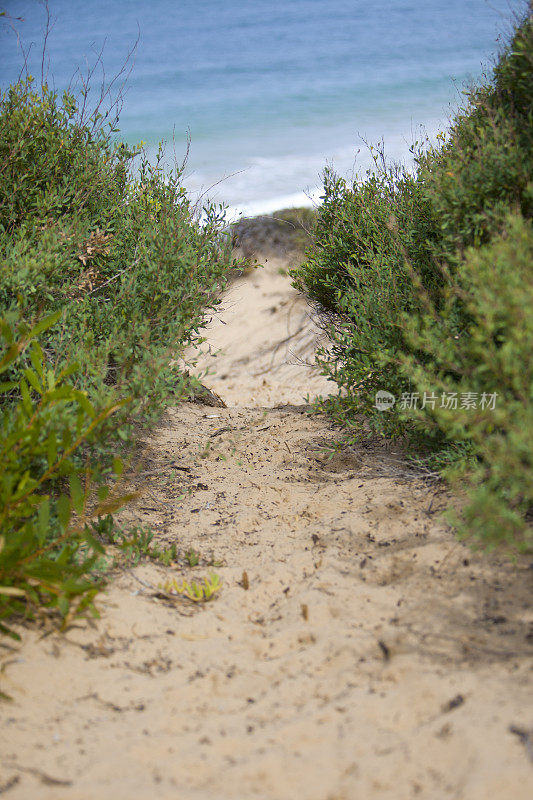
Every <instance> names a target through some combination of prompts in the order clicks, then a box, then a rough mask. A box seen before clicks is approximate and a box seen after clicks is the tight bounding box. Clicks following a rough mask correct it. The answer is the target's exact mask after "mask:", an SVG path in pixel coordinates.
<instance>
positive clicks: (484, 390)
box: [293, 17, 533, 548]
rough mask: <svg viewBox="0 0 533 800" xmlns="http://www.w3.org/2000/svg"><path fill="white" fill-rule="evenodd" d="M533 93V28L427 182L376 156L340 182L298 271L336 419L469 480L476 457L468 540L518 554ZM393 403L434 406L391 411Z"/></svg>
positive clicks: (480, 96)
mask: <svg viewBox="0 0 533 800" xmlns="http://www.w3.org/2000/svg"><path fill="white" fill-rule="evenodd" d="M531 96H533V23H532V20H531V17H528V18H527V19H526V20H525V21H524V22H523V23H522V25H521V26H520V27H519V28H518V30H517V31H516V32H515V35H514V37H513V40H512V42H511V44H510V46H509V47H508V48H507V50H506V51H505V52H504V53H503V54H502V56H501V58H500V60H499V62H498V64H497V66H496V68H495V70H494V75H493V77H492V80H491V81H490V82H489V83H488V84H486V85H484V86H482V87H480V88H478V89H474V90H472V91H471V92H470V93H469V95H468V103H467V105H466V107H465V108H464V109H462V110H461V112H460V113H459V114H458V115H457V117H456V119H455V120H454V122H453V124H452V127H451V129H450V131H449V132H448V134H447V135H446V136H445V135H443V134H440V135H439V137H438V138H439V143H438V144H437V145H433V146H429V145H426V147H425V149H424V148H422V147H421V146H420V145H418V144H415V146H414V147H413V154H414V156H415V168H414V170H413V171H412V172H409V171H408V170H407V169H405V168H402V167H395V166H393V165H389V164H387V162H386V160H385V159H384V158H382V157H381V154H380V153H379V152H377V151H374V154H375V170H374V171H373V172H369V173H367V175H366V179H365V180H364V181H362V182H360V183H354V184H353V185H350V186H349V185H348V184H347V183H346V182H345V181H344V180H342V179H340V178H337V177H336V176H335V175H332V174H331V173H329V172H328V173H326V177H325V192H324V204H323V207H322V209H321V212H320V215H319V219H318V223H317V229H316V244H315V246H314V247H313V248H312V249H311V251H310V253H309V256H308V260H307V262H306V263H305V264H304V265H303V266H302V267H301V268H300V269H298V270H295V271H294V272H293V275H294V279H295V284H296V285H297V287H298V288H300V289H301V290H303V291H305V292H306V293H307V294H308V296H309V297H310V299H311V300H312V301H314V302H315V303H316V304H317V307H318V309H319V311H320V312H321V314H322V318H323V320H324V325H325V327H326V329H327V331H328V333H329V338H330V342H329V346H328V347H327V348H325V349H323V350H322V351H321V353H319V357H318V358H319V362H320V363H321V366H322V369H323V371H324V373H325V374H326V375H328V376H329V377H330V378H331V379H332V380H334V381H335V382H336V383H337V385H338V387H339V390H340V391H339V394H338V396H336V397H331V398H329V399H327V400H326V401H324V402H323V403H322V407H324V408H325V409H326V410H327V411H329V413H330V414H332V416H333V417H334V419H335V420H336V421H338V422H339V423H341V424H342V425H344V426H345V427H346V428H347V429H348V431H350V432H351V433H352V435H353V436H360V435H362V433H363V431H364V432H365V433H369V432H370V433H374V432H378V433H381V434H383V435H385V434H386V435H398V436H407V437H408V438H409V439H410V440H411V441H412V442H415V443H416V444H417V445H423V446H424V448H426V452H427V448H429V449H430V452H433V456H432V458H433V461H434V463H441V464H442V463H446V462H449V461H450V460H451V461H453V460H454V459H455V458H461V459H462V462H463V471H462V475H463V480H464V477H465V467H464V461H465V457H466V458H467V460H468V463H469V464H470V469H471V470H472V471H471V472H470V473H469V474H470V480H471V483H472V487H473V488H472V492H473V493H472V495H471V499H470V505H468V506H467V508H466V509H465V513H464V525H463V527H462V532H463V533H470V534H472V535H474V536H475V537H477V538H478V539H481V540H482V541H483V542H484V544H486V545H494V544H496V543H506V544H508V545H510V544H511V543H512V544H513V546H515V547H517V546H518V547H519V548H524V547H527V546H529V544H530V533H528V530H529V529H528V515H529V513H530V511H531V493H530V490H528V489H527V486H528V483H529V485H531V483H532V477H533V474H532V467H531V438H532V420H531V412H530V410H529V409H530V407H531V406H530V404H531V400H532V391H533V390H532V384H531V375H530V372H529V371H528V367H527V365H528V364H529V361H530V353H531V346H532V342H531V335H530V331H531V304H530V285H531V272H530V267H529V266H528V264H527V261H528V258H530V246H531V238H530V237H531V228H530V223H529V220H530V218H531V212H532V200H533V188H532V181H531V176H532V174H533V118H532V115H533V107H532V105H531V102H530V98H531ZM481 276H483V277H482V278H481ZM522 303H523V304H524V306H523V310H522V311H521V312H520V313H518V309H519V308H521V304H522ZM495 320H496V322H495ZM378 390H385V391H389V392H391V393H392V394H394V395H395V397H396V398H401V397H402V394H403V395H404V396H409V397H411V398H412V399H413V398H414V397H419V398H420V400H421V402H420V406H423V407H419V408H418V409H413V408H411V407H408V405H412V402H411V403H410V404H407V403H400V402H397V403H396V405H395V406H394V408H393V409H391V410H388V411H382V410H379V409H378V408H376V405H375V399H376V392H377V391H378ZM438 391H440V392H444V391H445V392H453V391H455V392H459V395H462V394H463V393H467V392H473V393H477V395H478V396H479V397H481V396H482V395H483V394H485V395H487V396H488V395H492V394H494V393H495V392H496V393H498V395H499V398H498V399H499V405H498V407H497V409H495V410H494V411H491V410H490V409H487V408H484V409H480V410H479V409H478V411H477V412H474V411H473V410H472V409H461V408H459V409H457V410H454V409H449V410H446V409H445V408H443V409H440V408H439V409H437V410H434V409H433V408H432V407H431V403H429V402H426V403H424V401H423V398H424V392H425V393H426V397H427V398H429V397H430V395H431V394H434V393H435V392H438ZM485 405H486V403H485ZM406 406H407V407H406ZM361 415H363V416H362V417H361ZM363 420H364V423H363ZM443 448H444V450H443ZM528 454H529V455H528ZM472 464H475V466H474V467H472ZM488 497H490V509H491V510H490V511H487V513H484V514H481V513H480V509H481V507H483V503H486V504H487V506H486V507H487V508H489V505H488V500H487V498H488ZM480 498H484V499H480ZM528 543H529V544H528Z"/></svg>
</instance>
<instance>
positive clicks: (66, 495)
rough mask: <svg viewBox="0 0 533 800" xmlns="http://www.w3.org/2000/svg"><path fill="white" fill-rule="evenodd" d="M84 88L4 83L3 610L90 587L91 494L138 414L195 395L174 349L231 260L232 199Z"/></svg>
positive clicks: (0, 255) (191, 333)
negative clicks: (227, 224) (190, 173)
mask: <svg viewBox="0 0 533 800" xmlns="http://www.w3.org/2000/svg"><path fill="white" fill-rule="evenodd" d="M81 101H82V102H81V104H80V102H79V100H77V99H76V98H75V97H73V96H72V95H71V94H68V93H67V94H65V95H64V96H63V98H61V99H60V98H58V97H57V95H56V94H55V93H53V92H52V91H50V90H49V89H48V87H47V86H46V85H44V86H43V87H41V89H39V90H36V89H35V88H34V84H33V82H32V80H31V78H29V79H27V80H23V81H20V82H19V83H18V84H16V85H15V86H12V87H10V88H9V89H8V90H7V91H6V92H4V93H3V94H2V95H1V96H0V318H1V319H2V331H3V334H2V335H3V336H4V342H3V347H4V351H5V353H4V355H5V358H6V360H5V363H4V365H3V367H2V369H3V370H4V375H3V381H4V383H3V387H4V388H3V392H2V395H1V400H0V409H1V412H2V415H3V417H2V424H3V436H4V444H3V445H2V446H3V447H5V448H6V449H5V452H4V455H5V457H6V459H7V462H6V464H5V465H3V469H4V473H3V479H4V484H3V488H2V491H3V493H4V494H3V501H4V503H5V508H6V512H5V514H4V516H3V517H2V518H1V519H2V528H1V535H2V537H3V539H2V540H1V541H2V551H1V552H2V556H1V558H2V562H1V563H2V564H3V566H1V567H0V584H1V585H2V586H3V589H0V593H2V594H1V599H0V603H2V604H3V605H1V607H0V609H3V610H0V614H4V611H5V612H6V614H7V613H8V612H10V611H12V610H13V608H15V607H16V608H17V609H18V610H19V611H21V610H23V608H26V609H28V608H30V606H31V607H33V608H34V607H35V605H36V604H38V603H44V605H46V604H49V603H53V604H55V608H56V609H59V611H60V612H61V613H62V614H63V615H65V614H67V613H68V611H67V606H68V600H69V598H70V597H71V596H72V597H74V595H75V594H76V593H78V594H79V593H81V594H84V593H85V595H87V596H88V593H89V594H90V592H89V584H90V586H93V585H94V584H93V583H92V582H91V578H90V575H89V572H90V569H91V565H92V563H93V560H94V555H95V553H96V552H97V547H96V543H97V539H95V538H94V537H92V538H90V535H89V533H88V530H89V527H90V526H87V525H86V524H85V522H86V520H87V519H88V516H87V513H88V512H87V510H86V501H87V502H88V501H89V496H91V497H92V495H90V492H93V493H94V492H95V491H97V490H98V486H99V485H100V488H101V489H102V491H103V492H105V491H107V490H106V489H105V482H106V481H109V480H112V478H113V474H114V473H113V470H114V465H115V466H116V464H117V463H118V462H117V461H116V458H115V456H116V454H117V453H119V452H122V451H123V450H124V448H125V447H126V446H127V445H131V444H132V443H133V441H134V434H135V431H136V429H138V425H139V424H140V423H142V424H148V423H150V422H151V421H153V420H154V419H155V418H156V417H157V415H158V414H159V413H160V412H161V410H162V409H163V408H164V407H165V405H167V404H168V403H170V402H172V403H175V402H177V401H178V400H179V399H181V398H182V397H186V396H187V395H188V394H189V393H190V391H191V386H190V384H191V379H190V378H189V377H188V375H186V374H182V373H181V372H180V370H179V369H178V367H177V366H176V359H177V357H178V356H180V354H181V353H182V352H183V350H184V348H185V346H186V345H187V344H189V343H194V342H195V341H197V340H198V339H199V338H200V332H201V327H202V324H203V321H204V318H205V315H206V311H207V309H209V308H212V307H214V306H216V304H217V303H218V299H217V298H218V295H219V293H220V290H221V288H222V287H223V285H224V282H225V279H226V274H227V273H228V272H229V270H230V268H231V267H234V266H235V264H234V263H233V262H232V260H231V255H230V248H229V246H228V242H227V236H224V235H223V234H222V233H221V230H222V224H223V211H222V209H221V208H218V207H216V206H213V205H210V204H207V205H206V206H205V207H204V208H203V209H196V208H195V207H194V205H193V204H192V202H191V200H190V199H189V197H188V196H187V193H186V191H185V189H184V188H183V186H182V185H181V174H182V168H181V167H174V168H173V169H170V170H167V169H165V168H164V152H163V149H162V148H160V149H159V152H158V154H157V156H156V158H155V160H152V161H150V160H149V159H148V157H147V156H146V155H145V154H144V153H143V152H142V151H141V150H140V149H139V148H130V147H128V146H125V145H124V144H121V143H120V142H117V141H115V139H114V138H113V137H114V134H115V133H116V129H114V128H113V126H112V125H110V124H107V123H106V124H104V119H103V117H101V115H100V113H99V112H98V110H97V111H95V112H94V113H93V115H92V116H90V115H89V117H88V116H87V111H86V105H85V104H84V103H83V97H82V98H81ZM200 214H201V215H202V220H201V222H200V219H199V218H200ZM45 321H46V322H45ZM30 340H31V345H30ZM74 364H75V365H76V368H75V369H74V367H73V365H74ZM43 376H44V377H43ZM6 387H7V388H6ZM80 426H81V427H80ZM13 437H14V438H13ZM17 437H19V438H17ZM10 442H11V444H9V443H10ZM54 442H56V444H54ZM60 443H62V444H60ZM8 445H9V446H8ZM16 453H19V454H20V453H23V454H24V455H23V457H22V456H21V457H20V458H19V459H18V460H17V458H16V457H15V455H14V454H16ZM58 454H60V455H58ZM61 454H62V455H61ZM56 457H57V459H59V460H58V461H57V464H56ZM55 465H56V466H57V469H56V466H55ZM81 475H83V476H85V477H84V478H83V480H82V478H81V477H80V476H81ZM80 481H81V484H80ZM80 485H82V486H83V487H85V488H83V490H81V489H80ZM69 486H70V488H69ZM89 487H92V488H91V489H89ZM20 492H22V495H21V496H19V495H20ZM80 492H81V493H80ZM88 493H89V494H88ZM20 497H22V498H23V500H24V502H22V500H21V499H20ZM92 508H93V511H92V512H91V514H94V513H96V515H97V516H98V515H99V513H100V511H102V508H103V506H99V505H98V504H96V506H95V505H94V504H93V506H92ZM67 509H70V510H69V511H68V513H67ZM72 509H74V512H75V517H76V519H75V522H73V523H71V511H72ZM94 509H97V511H95V510H94ZM98 509H99V510H98ZM52 565H55V566H52ZM34 566H35V570H34V572H31V570H33V569H34ZM47 570H48V572H47ZM41 575H42V576H43V578H42V580H41V577H39V576H41ZM47 575H49V579H48V578H47V577H46V576H47ZM83 576H85V577H83ZM39 581H40V582H39ZM69 581H70V583H69ZM60 585H61V587H62V588H61V590H59V589H58V588H57V587H58V586H60ZM67 586H68V587H70V588H68V590H67V589H66V588H65V587H67ZM32 587H33V588H32ZM80 587H83V590H82V588H80ZM69 592H71V594H69ZM6 598H8V601H6ZM46 598H48V599H46ZM30 600H31V602H30Z"/></svg>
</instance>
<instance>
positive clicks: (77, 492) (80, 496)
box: [70, 472, 85, 515]
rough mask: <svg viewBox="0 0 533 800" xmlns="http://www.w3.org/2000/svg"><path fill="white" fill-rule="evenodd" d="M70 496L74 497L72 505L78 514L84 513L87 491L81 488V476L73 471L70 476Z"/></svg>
mask: <svg viewBox="0 0 533 800" xmlns="http://www.w3.org/2000/svg"><path fill="white" fill-rule="evenodd" d="M70 496H71V498H72V505H73V507H74V510H75V511H76V513H77V514H80V515H81V514H83V509H84V505H85V492H84V491H83V489H82V488H81V481H80V479H79V476H78V475H77V474H76V473H75V472H73V473H72V475H71V476H70Z"/></svg>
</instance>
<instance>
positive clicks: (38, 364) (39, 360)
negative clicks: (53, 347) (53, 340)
mask: <svg viewBox="0 0 533 800" xmlns="http://www.w3.org/2000/svg"><path fill="white" fill-rule="evenodd" d="M30 359H31V363H32V364H33V368H34V369H35V372H36V373H37V375H38V376H39V377H40V379H41V380H43V379H44V370H43V363H44V353H43V348H42V347H41V345H40V344H39V342H33V345H32V348H31V350H30Z"/></svg>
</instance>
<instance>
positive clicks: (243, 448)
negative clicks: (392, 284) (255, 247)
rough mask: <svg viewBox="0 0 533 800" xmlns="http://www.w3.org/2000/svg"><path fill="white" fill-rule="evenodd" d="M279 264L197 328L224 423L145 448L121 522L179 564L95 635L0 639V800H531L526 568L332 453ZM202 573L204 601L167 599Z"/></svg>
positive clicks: (104, 620) (301, 324)
mask: <svg viewBox="0 0 533 800" xmlns="http://www.w3.org/2000/svg"><path fill="white" fill-rule="evenodd" d="M283 266H284V265H283V263H282V262H278V261H276V260H275V259H271V260H270V261H269V262H268V263H267V265H266V268H265V269H264V270H258V271H255V272H254V273H253V274H252V275H250V276H247V277H245V278H242V279H239V280H237V281H236V282H235V283H234V284H233V285H232V287H231V288H230V290H229V292H228V294H227V295H226V297H225V298H224V303H223V308H224V310H223V311H222V312H221V313H220V314H219V315H215V317H214V318H213V321H212V323H211V325H210V328H209V330H208V334H207V335H208V338H209V343H210V346H211V350H219V351H221V352H220V355H219V357H218V358H217V359H215V362H216V363H217V372H216V374H209V375H208V376H207V377H204V378H203V381H204V383H205V384H206V385H207V386H209V388H211V389H212V390H214V391H215V392H216V393H217V394H219V395H220V396H221V397H222V398H223V399H224V400H225V402H226V403H227V406H228V407H227V408H215V407H209V406H203V405H199V404H193V403H188V404H183V405H181V406H179V407H177V408H173V409H170V410H169V411H168V412H167V413H166V414H165V416H164V418H163V419H162V421H161V424H160V425H159V427H158V428H157V430H156V431H155V432H154V433H153V434H152V435H150V436H146V438H145V440H144V441H143V442H141V445H142V447H143V474H144V477H142V478H141V477H139V478H138V481H141V482H142V484H143V486H144V494H143V496H142V497H141V499H140V500H139V501H137V502H136V504H135V506H133V507H130V508H128V509H127V510H126V511H124V512H123V515H122V518H123V520H124V521H131V522H135V523H136V524H140V523H142V524H149V525H151V526H152V529H153V530H154V531H155V532H156V539H157V540H158V541H159V542H161V543H164V544H169V543H171V542H175V543H177V545H178V547H179V550H180V556H179V558H178V561H177V562H176V563H175V564H174V565H171V566H170V567H168V568H167V567H163V566H162V565H157V564H154V563H152V562H148V563H147V562H141V563H140V564H138V565H137V566H134V567H132V568H131V569H128V570H125V571H124V570H123V571H121V572H119V573H117V574H116V575H115V576H114V578H113V580H112V581H111V583H110V584H109V586H108V588H107V590H106V591H105V592H104V593H103V594H102V595H100V596H99V599H98V600H97V605H98V608H99V610H100V613H101V617H100V619H99V620H96V621H95V622H93V623H89V622H83V621H82V622H79V623H77V624H76V625H73V626H72V627H71V628H70V629H69V630H68V631H67V632H66V633H65V634H60V633H57V632H49V631H46V632H44V633H45V635H43V631H40V630H38V629H35V628H33V629H31V628H30V629H24V630H22V633H23V640H22V643H20V644H17V643H11V642H9V641H7V640H6V639H4V640H2V641H1V643H0V662H1V664H0V678H1V680H2V689H3V691H5V692H7V693H8V694H9V695H11V697H12V702H10V703H7V702H2V703H0V714H1V720H0V724H1V750H0V753H1V755H0V794H5V795H6V797H9V798H10V800H19V799H21V798H28V799H29V798H31V799H32V800H33V799H34V798H35V799H36V800H41V799H42V800H45V799H46V800H56V798H65V800H82V799H83V800H94V798H102V800H107V799H108V798H109V799H110V800H111V798H112V800H123V798H124V799H125V798H129V799H131V798H142V799H143V800H145V799H146V800H147V799H149V798H158V800H166V799H167V798H168V799H169V800H170V799H171V798H172V800H204V799H205V800H207V798H212V797H216V798H219V799H220V800H237V799H239V800H248V799H252V798H258V799H260V800H359V799H361V800H363V798H364V800H373V799H374V798H383V799H384V800H385V798H387V800H403V798H427V800H439V799H440V798H453V799H454V800H488V798H490V800H510V799H511V798H512V800H522V799H523V800H525V799H526V798H529V797H531V787H532V778H533V763H532V758H533V752H532V751H533V734H532V736H531V737H530V736H529V733H528V732H529V731H530V729H531V728H532V726H533V707H532V703H531V700H532V661H531V655H532V652H533V614H532V611H531V605H530V597H531V581H532V578H533V570H531V569H530V563H529V561H528V560H526V559H524V560H519V561H518V562H517V563H515V564H513V563H510V562H509V561H507V560H505V559H504V558H503V557H496V556H491V557H488V556H481V555H479V554H478V555H476V554H474V553H472V552H471V551H470V550H469V549H468V548H467V547H466V546H465V545H463V544H460V543H458V542H457V541H456V540H455V539H454V537H453V533H452V532H451V531H450V529H449V528H448V526H447V525H446V524H445V523H444V522H443V521H442V519H441V511H442V509H443V508H444V506H445V505H446V503H448V502H449V501H450V498H449V497H448V495H447V493H446V491H445V490H444V488H443V487H442V486H440V485H439V484H438V483H436V482H435V481H431V480H425V479H424V478H422V477H420V476H418V475H416V474H415V473H413V472H412V471H410V470H409V469H408V468H407V467H406V466H405V464H404V458H403V455H402V453H401V452H399V451H398V450H397V449H396V448H395V447H393V446H388V445H386V444H383V443H382V444H378V443H368V444H366V445H364V446H363V445H361V446H359V447H354V448H351V449H346V450H344V451H343V452H340V453H337V454H336V455H335V456H334V457H333V458H331V459H329V458H328V453H327V448H328V446H331V444H332V442H334V441H335V438H336V437H337V435H338V432H337V431H336V430H335V429H334V428H333V427H332V425H331V424H330V423H329V422H328V421H327V420H326V419H324V418H323V417H320V416H310V415H309V414H308V413H307V412H308V407H307V406H306V404H305V401H304V399H303V398H304V396H305V395H306V394H308V393H309V394H311V395H313V394H315V393H317V392H324V391H327V389H328V384H326V382H325V381H324V378H322V377H321V376H320V375H317V374H315V373H313V370H312V369H311V367H309V366H306V364H305V363H304V362H306V361H309V360H310V352H311V350H312V349H313V348H314V347H315V346H316V343H317V338H319V337H320V331H319V330H318V329H317V328H316V327H314V326H313V323H312V320H311V319H310V313H309V309H308V308H307V307H306V306H305V303H304V301H303V300H302V299H300V298H297V296H296V294H295V293H294V291H293V290H292V289H291V288H290V285H289V281H288V279H287V278H286V277H285V276H284V275H282V274H280V272H279V270H280V269H282V268H283ZM224 323H225V324H224ZM204 349H205V350H208V347H207V345H205V346H204ZM207 367H209V368H210V369H213V358H212V357H211V356H209V355H206V356H204V357H202V359H201V360H200V363H199V365H198V369H199V370H200V372H201V371H205V369H206V368H207ZM455 502H458V500H456V501H455ZM191 548H192V549H194V550H195V551H196V552H197V553H198V554H199V556H200V562H199V564H198V565H197V566H196V567H194V568H191V567H188V566H184V563H185V562H184V558H183V554H184V553H185V552H186V551H188V550H189V549H191ZM210 572H216V573H217V574H218V575H219V576H220V578H221V580H222V586H221V589H220V591H219V592H217V594H216V596H215V599H213V600H211V601H210V602H209V603H206V604H204V605H195V604H194V603H192V602H190V601H187V600H179V599H172V598H171V597H168V596H165V594H162V593H161V590H160V589H159V588H158V587H159V586H160V585H163V584H165V583H166V582H168V581H169V580H170V579H172V578H177V579H179V580H180V581H181V580H183V579H187V580H192V579H198V578H200V577H203V576H205V575H208V574H209V573H210ZM513 731H514V732H513Z"/></svg>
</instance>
